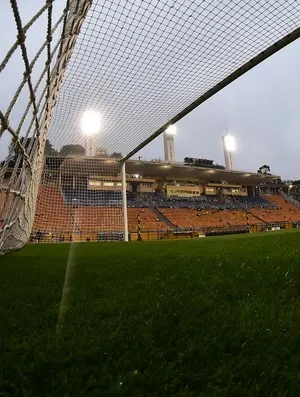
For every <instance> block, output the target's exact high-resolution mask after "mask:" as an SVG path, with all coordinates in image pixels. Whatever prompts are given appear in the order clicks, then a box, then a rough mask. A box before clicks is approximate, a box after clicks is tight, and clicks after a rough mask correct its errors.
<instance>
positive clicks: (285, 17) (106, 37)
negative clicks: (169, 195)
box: [0, 0, 300, 252]
mask: <svg viewBox="0 0 300 397" xmlns="http://www.w3.org/2000/svg"><path fill="white" fill-rule="evenodd" d="M4 7H5V8H4ZM1 11H2V12H1V17H2V15H4V18H5V23H6V24H7V27H8V30H9V29H10V30H9V31H10V32H11V38H12V37H16V41H15V43H13V45H11V43H12V42H13V40H11V42H10V45H9V46H8V48H7V49H6V52H4V53H0V55H1V58H0V73H1V74H0V84H1V89H3V92H5V95H1V99H0V121H1V129H0V156H1V157H2V158H3V159H4V160H3V161H2V163H1V168H0V195H1V200H0V233H1V236H0V251H1V252H4V251H6V250H8V249H11V248H18V247H21V246H22V245H23V244H24V243H25V242H26V241H27V240H28V238H29V235H30V233H31V231H32V225H33V221H34V214H35V207H36V199H37V195H38V188H39V185H40V181H41V176H42V172H43V167H44V165H45V167H44V172H43V176H42V184H41V189H40V194H39V201H38V206H39V205H44V207H45V206H46V207H47V206H48V207H51V208H52V212H53V213H55V212H57V211H58V212H59V211H60V208H61V207H60V206H61V205H62V201H61V198H62V200H63V205H66V206H70V208H71V209H70V211H69V213H70V214H71V213H72V217H73V218H72V219H73V221H70V222H69V226H68V228H67V230H65V231H66V235H65V238H66V236H67V235H68V236H69V238H70V235H72V236H74V235H75V234H76V233H80V232H79V231H78V227H77V226H76V225H77V224H78V223H81V224H83V223H84V222H83V221H81V219H82V218H85V219H89V220H88V221H86V222H87V223H88V224H89V225H92V222H93V218H94V216H92V213H91V212H89V213H85V212H84V211H86V207H92V205H90V204H86V203H90V201H89V200H90V197H91V195H92V194H94V193H91V191H92V189H90V188H91V186H90V185H89V181H90V179H89V176H88V175H86V179H82V180H81V182H82V185H80V187H78V185H76V180H77V178H78V175H76V174H74V175H73V176H75V185H74V186H75V187H74V188H73V187H72V189H75V190H76V189H79V190H81V191H79V193H78V192H77V193H76V194H75V193H74V192H72V197H73V198H74V194H75V198H78V197H79V198H80V197H83V198H84V197H85V200H83V201H82V207H85V208H84V209H79V208H78V206H76V205H74V204H73V203H70V202H68V200H69V199H68V197H69V196H68V194H67V193H66V189H67V188H69V187H70V186H69V183H70V181H69V180H68V178H69V179H70V178H71V176H70V175H69V176H68V177H67V176H66V175H64V174H63V171H65V169H66V168H65V166H64V165H63V164H65V165H67V164H68V162H69V160H68V159H67V157H68V156H70V155H74V154H76V155H78V156H81V157H84V156H85V154H86V152H85V151H83V152H82V151H80V150H81V149H79V147H81V146H82V147H84V146H86V144H85V143H86V142H85V138H84V136H83V134H82V132H81V130H80V119H81V117H82V114H83V112H84V111H85V110H87V109H94V110H96V111H99V112H100V114H101V116H102V120H101V124H102V125H101V131H100V133H99V134H98V135H97V136H95V137H94V141H93V153H94V155H95V156H96V157H97V158H98V160H97V161H98V162H97V164H98V165H97V164H94V163H91V162H89V163H88V164H89V168H88V169H89V172H90V173H91V175H94V177H95V180H96V179H97V178H99V181H100V182H101V183H104V182H105V183H109V182H112V180H113V178H115V179H114V183H116V185H115V186H114V188H115V189H114V190H113V193H108V192H109V191H110V188H111V186H105V187H106V188H107V189H105V194H106V196H105V195H104V193H102V194H103V196H102V197H100V198H99V197H98V201H97V199H95V200H96V202H97V203H98V205H97V206H95V207H97V208H98V211H99V212H98V214H102V215H101V216H100V217H102V218H103V217H104V218H105V217H106V218H107V219H111V221H110V222H111V224H112V227H111V230H112V231H116V232H118V230H117V229H118V227H117V226H114V225H118V222H119V221H118V219H120V216H121V215H120V211H119V212H118V213H117V212H116V213H113V211H112V209H111V208H112V207H113V208H114V209H116V208H119V207H118V204H117V203H116V202H114V198H113V197H112V198H111V202H113V203H114V205H113V206H109V205H107V206H105V205H103V203H105V202H107V201H106V200H107V197H108V196H109V194H111V195H116V197H118V194H119V192H118V189H119V186H118V185H117V183H119V182H118V181H119V180H120V174H119V173H116V172H115V170H113V168H112V169H111V170H112V171H111V175H110V177H111V178H112V179H110V180H109V179H106V180H105V178H104V179H103V177H104V176H107V175H106V174H105V172H107V171H105V165H104V163H103V161H100V160H101V158H103V153H105V156H104V157H106V158H109V159H111V158H117V159H120V157H122V156H123V158H126V157H128V156H130V155H132V154H133V153H135V152H136V151H137V149H138V148H139V147H140V146H141V145H143V142H144V143H145V142H146V141H147V140H149V137H151V136H153V134H154V135H155V132H157V131H159V130H160V128H161V127H162V126H163V125H165V124H166V123H168V122H169V120H172V119H174V117H176V115H178V113H180V112H182V111H183V110H184V109H185V108H186V107H187V106H188V105H190V104H191V103H192V102H193V101H195V100H196V99H197V98H199V97H200V96H201V95H203V94H205V93H207V92H208V91H209V90H210V89H212V87H214V86H215V85H216V84H218V83H219V82H220V81H222V79H224V78H226V77H227V76H229V75H230V74H231V73H233V72H234V71H235V70H237V69H238V68H239V67H241V66H242V65H244V64H245V63H246V62H248V61H249V60H250V59H251V58H253V57H255V56H256V55H258V54H260V53H262V52H263V51H264V50H266V49H267V48H268V47H269V46H270V45H272V44H273V43H275V42H276V41H278V40H280V39H282V38H283V37H287V36H288V35H289V34H292V33H293V32H294V33H295V32H298V33H299V29H300V28H299V27H300V3H299V2H298V1H292V0H279V1H276V2H270V1H259V2H257V1H254V0H233V1H227V0H226V1H225V0H224V1H219V0H209V1H205V0H201V1H200V0H194V1H192V0H185V1H182V0H176V1H174V0H160V1H157V0H143V1H137V0H126V1H125V0H104V1H100V0H94V1H92V0H88V1H86V0H66V1H65V0H46V1H45V2H44V4H43V5H42V6H41V2H40V1H36V0H34V1H32V2H30V6H29V4H26V5H24V4H22V3H21V2H20V1H17V0H10V3H9V4H8V3H7V5H5V6H3V9H2V10H1ZM9 18H10V19H9ZM2 22H3V23H4V21H2ZM12 27H13V28H12ZM297 29H298V30H297ZM79 33H80V34H79ZM298 33H297V34H298ZM293 37H294V39H295V38H296V37H297V36H295V35H294V36H293ZM281 47H282V45H281ZM1 59H2V60H1ZM8 81H10V84H9V85H8V84H7V82H8ZM56 103H57V106H55V105H56ZM78 149H79V151H78ZM45 150H46V152H45ZM45 153H46V155H47V156H50V157H62V158H63V159H65V161H66V162H64V163H63V164H60V168H59V171H55V173H56V176H57V177H58V180H55V183H56V185H55V183H54V181H52V182H53V184H54V185H55V186H56V187H55V189H56V193H57V195H56V193H54V196H52V193H53V192H52V190H51V189H50V188H52V187H53V186H52V185H51V184H52V182H51V181H49V180H48V174H49V172H48V171H49V170H48V168H47V167H48V163H47V160H45ZM89 154H90V153H89ZM57 161H61V160H57ZM82 161H83V163H82V167H83V168H84V167H85V168H86V167H87V165H86V163H84V160H82ZM74 164H75V163H74V161H73V162H72V167H74V170H75V169H76V167H75V165H74ZM99 164H101V166H99ZM61 167H62V168H61ZM99 167H100V168H101V167H102V168H101V169H99ZM94 168H95V169H96V170H98V171H101V173H100V174H98V175H95V173H94V171H95V170H94ZM103 173H104V174H103ZM96 177H97V178H96ZM59 178H62V179H59ZM101 178H102V179H101ZM71 181H73V177H72V178H71ZM100 182H99V183H100ZM72 183H73V182H72ZM72 186H73V185H72ZM94 186H96V185H94ZM98 188H99V191H101V190H103V192H104V189H103V188H104V186H102V187H101V189H100V185H98ZM43 189H44V190H43ZM47 192H48V193H47ZM58 195H59V197H60V198H59V199H58ZM55 197H56V198H55ZM59 200H60V204H58V202H59ZM43 202H44V204H41V203H43ZM38 208H40V207H38ZM103 208H106V210H105V211H104V212H105V213H104V214H103ZM43 211H44V210H41V211H40V209H39V212H41V213H43ZM101 211H102V212H101ZM64 213H65V215H64V217H66V219H67V217H68V216H69V215H67V213H66V212H64ZM75 214H76V217H75ZM83 214H84V215H83ZM62 218H63V217H61V218H59V217H58V218H57V221H56V222H57V223H59V222H60V220H61V221H62ZM75 218H76V219H75ZM78 219H79V220H80V222H79V221H78ZM98 219H100V218H98ZM113 219H115V221H114V220H113ZM37 222H38V220H36V223H35V225H37V224H38V223H37ZM72 222H73V223H72ZM70 225H72V227H71V226H70ZM39 228H40V227H37V226H35V229H33V231H34V232H35V233H36V232H41V233H42V232H43V233H44V232H45V233H46V232H47V233H51V234H53V231H51V230H50V229H53V227H52V226H51V227H49V228H48V229H49V230H48V229H47V230H45V231H44V230H38V229H39ZM53 230H56V229H53ZM92 231H93V230H92V228H91V227H87V228H86V229H85V233H84V234H88V233H92ZM63 232H64V229H63V228H62V229H61V230H58V229H57V233H56V234H61V236H58V238H60V237H62V233H63ZM51 238H52V237H51ZM72 238H73V237H72Z"/></svg>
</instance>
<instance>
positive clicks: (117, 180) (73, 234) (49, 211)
mask: <svg viewBox="0 0 300 397" xmlns="http://www.w3.org/2000/svg"><path fill="white" fill-rule="evenodd" d="M123 232H124V227H123V212H122V178H121V164H120V161H119V160H118V159H114V158H111V159H107V158H104V159H103V158H95V157H94V158H93V157H66V158H63V157H47V158H46V160H45V166H44V171H43V175H42V180H41V184H40V189H39V193H38V199H37V207H36V214H35V220H34V224H33V230H32V233H31V240H32V241H37V242H58V241H59V242H63V241H77V242H81V241H111V240H123V239H124V233H123Z"/></svg>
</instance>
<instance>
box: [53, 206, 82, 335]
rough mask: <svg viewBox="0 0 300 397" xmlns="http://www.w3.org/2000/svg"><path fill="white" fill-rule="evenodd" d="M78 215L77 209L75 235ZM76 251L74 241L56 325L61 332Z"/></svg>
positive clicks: (67, 303)
mask: <svg viewBox="0 0 300 397" xmlns="http://www.w3.org/2000/svg"><path fill="white" fill-rule="evenodd" d="M76 215H77V212H76V210H75V217H74V223H73V235H74V233H75V229H76V224H77V223H76ZM75 253H76V243H74V242H72V243H71V244H70V250H69V256H68V261H67V268H66V274H65V281H64V286H63V292H62V297H61V303H60V307H59V312H58V320H57V325H56V331H57V332H59V331H60V330H61V329H62V327H63V326H64V324H65V319H66V313H67V311H68V309H69V306H70V298H71V284H72V279H73V274H74V268H75V265H76V260H75V258H76V255H75Z"/></svg>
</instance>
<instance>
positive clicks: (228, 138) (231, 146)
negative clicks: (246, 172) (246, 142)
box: [224, 135, 236, 152]
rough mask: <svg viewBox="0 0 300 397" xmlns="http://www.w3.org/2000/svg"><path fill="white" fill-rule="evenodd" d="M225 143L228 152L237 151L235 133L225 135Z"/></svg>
mask: <svg viewBox="0 0 300 397" xmlns="http://www.w3.org/2000/svg"><path fill="white" fill-rule="evenodd" d="M224 145H225V149H226V150H227V152H235V151H236V142H235V138H234V136H233V135H225V136H224Z"/></svg>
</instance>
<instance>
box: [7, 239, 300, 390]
mask: <svg viewBox="0 0 300 397" xmlns="http://www.w3.org/2000/svg"><path fill="white" fill-rule="evenodd" d="M70 247H71V246H70V245H69V244H61V245H44V244H40V245H31V246H27V247H25V248H24V249H23V250H21V251H20V252H16V253H11V254H8V255H6V256H3V257H0V294H1V301H0V318H1V320H0V327H1V330H0V331H1V342H0V348H1V351H0V396H18V397H25V396H26V397H28V396H34V397H35V396H36V397H54V396H55V397H78V396H91V397H92V396H130V397H144V396H151V397H154V396H155V397H162V396H163V397H164V396H170V397H171V396H182V397H188V396H195V397H198V396H200V397H202V396H205V397H215V396H218V397H219V396H222V397H223V396H237V397H241V396H268V397H270V396H274V397H275V396H297V395H299V390H300V388H299V387H300V233H297V232H289V233H285V232H281V233H274V234H272V233H270V234H268V235H259V234H257V235H252V236H234V237H233V236H228V237H214V238H206V239H204V238H203V239H197V240H181V241H179V240H178V241H175V240H174V241H166V242H149V243H129V244H124V243H99V244H97V243H83V244H73V245H72V248H71V256H70V258H69V264H70V268H69V270H70V271H69V275H68V280H69V284H68V285H67V289H66V295H65V298H66V301H65V306H64V307H63V318H62V321H61V326H60V328H58V329H57V321H58V313H59V310H60V307H61V299H62V291H63V286H64V280H65V273H66V266H67V263H68V257H69V251H70Z"/></svg>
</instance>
